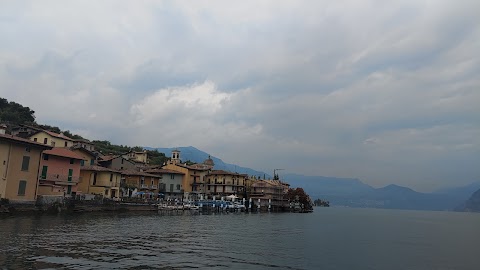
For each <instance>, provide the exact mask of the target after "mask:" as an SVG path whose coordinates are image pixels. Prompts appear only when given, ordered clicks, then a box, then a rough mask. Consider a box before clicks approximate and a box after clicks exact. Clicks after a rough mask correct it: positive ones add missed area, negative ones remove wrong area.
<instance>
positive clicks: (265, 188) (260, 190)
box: [248, 180, 289, 210]
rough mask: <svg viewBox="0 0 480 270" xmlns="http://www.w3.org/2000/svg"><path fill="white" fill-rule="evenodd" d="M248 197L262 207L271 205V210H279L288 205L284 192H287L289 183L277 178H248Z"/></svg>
mask: <svg viewBox="0 0 480 270" xmlns="http://www.w3.org/2000/svg"><path fill="white" fill-rule="evenodd" d="M249 181H252V183H251V185H250V192H249V194H248V196H249V198H251V199H252V201H253V203H254V204H255V205H257V206H258V205H260V207H262V208H268V206H269V205H270V206H271V209H272V210H279V209H281V208H283V207H287V206H288V201H287V200H286V199H285V194H286V193H287V192H288V188H289V184H287V183H285V182H282V181H279V180H249Z"/></svg>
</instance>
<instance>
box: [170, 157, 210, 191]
mask: <svg viewBox="0 0 480 270" xmlns="http://www.w3.org/2000/svg"><path fill="white" fill-rule="evenodd" d="M213 166H214V164H213V160H211V158H208V159H207V160H205V162H204V163H195V164H191V165H187V164H186V163H183V164H182V163H181V159H180V151H179V150H173V151H172V157H171V159H170V161H169V162H168V163H167V164H165V165H164V166H163V168H164V169H168V170H173V171H178V172H182V173H184V178H183V184H182V185H183V188H184V191H185V192H188V194H191V195H193V197H194V198H200V196H201V195H202V194H205V175H207V174H208V173H209V171H211V170H212V169H213Z"/></svg>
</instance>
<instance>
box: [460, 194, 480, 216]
mask: <svg viewBox="0 0 480 270" xmlns="http://www.w3.org/2000/svg"><path fill="white" fill-rule="evenodd" d="M456 210H458V211H466V212H480V189H479V190H477V191H475V192H474V193H473V194H472V196H470V198H469V199H468V200H467V201H466V202H465V203H463V204H462V205H460V207H458V208H457V209H456Z"/></svg>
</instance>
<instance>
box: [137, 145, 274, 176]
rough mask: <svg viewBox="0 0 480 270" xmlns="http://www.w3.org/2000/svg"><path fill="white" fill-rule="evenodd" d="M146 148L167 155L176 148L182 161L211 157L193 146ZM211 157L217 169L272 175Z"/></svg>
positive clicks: (199, 161)
mask: <svg viewBox="0 0 480 270" xmlns="http://www.w3.org/2000/svg"><path fill="white" fill-rule="evenodd" d="M144 148H145V149H147V150H157V151H158V152H161V153H165V155H166V156H167V157H170V156H172V150H175V149H176V150H180V159H181V160H182V161H187V160H190V161H193V162H196V163H202V162H203V161H205V160H206V159H207V158H208V157H209V154H208V153H206V152H204V151H202V150H199V149H197V148H195V147H193V146H187V147H174V148H152V147H144ZM211 159H212V160H213V162H214V163H215V167H214V169H215V170H226V171H231V172H237V173H244V174H248V175H255V176H261V177H263V175H265V176H266V177H267V178H268V177H270V175H268V174H266V173H264V172H261V171H257V170H253V169H250V168H246V167H242V166H238V165H235V164H229V163H225V162H223V160H221V159H219V158H217V157H214V156H211Z"/></svg>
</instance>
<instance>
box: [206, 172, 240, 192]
mask: <svg viewBox="0 0 480 270" xmlns="http://www.w3.org/2000/svg"><path fill="white" fill-rule="evenodd" d="M205 179H206V180H205V186H206V188H205V194H206V195H207V196H209V197H211V196H216V197H217V198H220V197H226V196H229V195H236V196H237V197H239V198H243V195H244V192H245V184H246V179H247V175H245V174H238V173H234V172H227V171H223V170H213V171H211V172H209V173H208V174H207V175H206V176H205Z"/></svg>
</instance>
